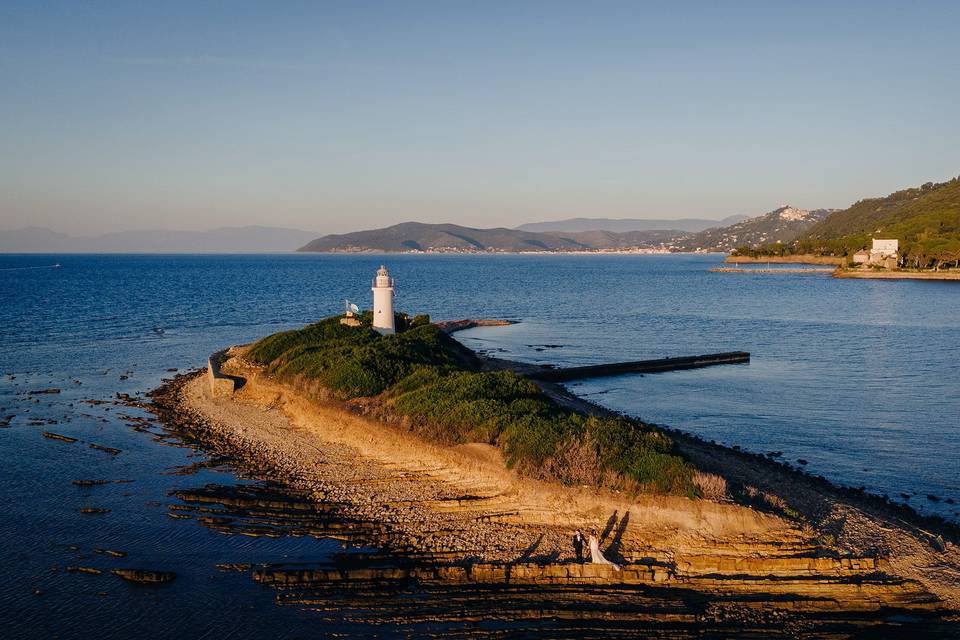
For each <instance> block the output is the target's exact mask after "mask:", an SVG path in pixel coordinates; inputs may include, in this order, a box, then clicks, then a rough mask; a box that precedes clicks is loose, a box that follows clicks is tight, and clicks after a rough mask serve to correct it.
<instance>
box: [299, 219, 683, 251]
mask: <svg viewBox="0 0 960 640" xmlns="http://www.w3.org/2000/svg"><path fill="white" fill-rule="evenodd" d="M685 235H686V234H684V232H682V231H676V230H664V231H630V232H626V233H613V232H610V231H581V232H577V233H565V232H556V233H537V232H533V231H520V230H517V229H504V228H499V229H473V228H470V227H461V226H460V225H455V224H425V223H421V222H404V223H402V224H397V225H393V226H392V227H386V228H384V229H372V230H369V231H356V232H353V233H344V234H338V235H329V236H324V237H322V238H317V239H316V240H313V241H312V242H310V243H308V244H307V245H305V246H303V247H301V248H300V249H299V251H331V252H361V251H383V252H405V251H439V252H444V251H449V252H498V251H509V252H523V251H597V250H611V249H612V250H619V249H629V248H660V247H664V246H666V247H668V248H669V246H670V244H671V243H672V242H673V241H674V240H675V239H676V238H678V237H684V236H685Z"/></svg>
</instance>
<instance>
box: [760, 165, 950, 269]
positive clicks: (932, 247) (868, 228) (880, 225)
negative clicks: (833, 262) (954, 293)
mask: <svg viewBox="0 0 960 640" xmlns="http://www.w3.org/2000/svg"><path fill="white" fill-rule="evenodd" d="M872 238H890V239H893V238H895V239H897V240H899V241H900V255H901V256H902V257H904V259H905V263H906V264H907V265H909V266H913V267H918V268H928V267H936V268H939V267H940V266H941V265H944V266H945V265H948V264H950V263H952V264H953V265H954V266H960V177H958V178H954V179H953V180H949V181H947V182H941V183H939V184H934V183H933V182H928V183H926V184H924V185H922V186H920V187H916V188H912V189H904V190H902V191H897V192H895V193H891V194H890V195H888V196H886V197H883V198H868V199H866V200H860V201H859V202H857V203H856V204H854V205H853V206H851V207H850V208H848V209H843V210H842V211H836V212H834V213H833V214H831V215H830V216H828V217H827V218H825V219H823V220H822V221H820V222H819V223H817V224H816V225H813V226H812V227H810V228H809V229H807V230H806V231H805V232H804V233H802V234H800V235H799V236H798V237H797V238H796V240H795V241H794V242H792V243H790V244H788V245H781V246H774V245H766V246H763V247H759V248H758V249H757V250H755V251H750V252H749V253H756V254H760V255H769V254H792V253H811V254H822V255H831V256H849V255H852V254H853V253H855V252H857V251H859V250H860V249H864V248H868V247H869V246H870V245H871V240H872Z"/></svg>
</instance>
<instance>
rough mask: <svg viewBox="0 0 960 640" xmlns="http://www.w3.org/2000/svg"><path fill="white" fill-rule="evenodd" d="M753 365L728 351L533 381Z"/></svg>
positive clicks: (555, 372)
mask: <svg viewBox="0 0 960 640" xmlns="http://www.w3.org/2000/svg"><path fill="white" fill-rule="evenodd" d="M749 362H750V354H749V353H748V352H746V351H727V352H725V353H708V354H704V355H701V356H681V357H678V358H660V359H658V360H634V361H631V362H610V363H607V364H592V365H586V366H583V367H564V368H560V369H543V370H540V371H535V372H532V373H530V374H528V375H529V377H531V378H535V379H537V380H543V381H545V382H567V381H569V380H580V379H582V378H599V377H603V376H619V375H623V374H625V373H662V372H664V371H676V370H679V369H699V368H701V367H712V366H716V365H720V364H745V363H749Z"/></svg>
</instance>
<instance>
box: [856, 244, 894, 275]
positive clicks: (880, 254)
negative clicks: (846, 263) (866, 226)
mask: <svg viewBox="0 0 960 640" xmlns="http://www.w3.org/2000/svg"><path fill="white" fill-rule="evenodd" d="M899 251H900V241H899V240H881V239H878V238H874V239H873V246H872V247H871V248H870V250H869V251H868V250H866V249H863V250H862V251H857V252H856V253H855V254H853V263H854V264H869V265H876V266H878V267H886V268H887V269H895V268H896V267H897V263H898V262H899V253H898V252H899Z"/></svg>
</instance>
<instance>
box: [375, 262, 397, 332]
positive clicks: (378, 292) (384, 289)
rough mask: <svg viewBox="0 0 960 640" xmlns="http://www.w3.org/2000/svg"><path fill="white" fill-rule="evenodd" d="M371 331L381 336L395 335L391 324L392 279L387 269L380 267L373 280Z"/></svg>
mask: <svg viewBox="0 0 960 640" xmlns="http://www.w3.org/2000/svg"><path fill="white" fill-rule="evenodd" d="M372 289H373V329H374V331H377V332H379V333H380V334H381V335H391V334H393V333H395V332H396V331H395V328H394V322H393V278H391V277H390V273H389V272H388V271H387V268H386V267H385V266H383V265H380V268H379V269H377V277H376V278H374V279H373V287H372Z"/></svg>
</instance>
